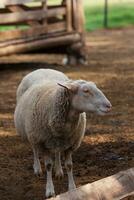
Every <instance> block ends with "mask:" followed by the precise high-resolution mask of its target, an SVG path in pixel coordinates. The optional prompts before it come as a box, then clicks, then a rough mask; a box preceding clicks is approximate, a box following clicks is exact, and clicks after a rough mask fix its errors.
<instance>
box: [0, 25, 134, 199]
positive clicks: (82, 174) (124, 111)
mask: <svg viewBox="0 0 134 200" xmlns="http://www.w3.org/2000/svg"><path fill="white" fill-rule="evenodd" d="M133 36H134V29H132V28H130V29H124V30H112V31H96V32H92V33H89V34H87V45H88V54H89V65H88V66H84V67H83V66H77V67H69V66H68V67H62V66H58V65H51V66H50V65H49V66H48V65H46V64H45V62H48V63H50V62H53V63H59V62H60V60H61V58H62V56H60V55H59V56H55V55H51V56H50V55H49V56H48V55H47V56H44V55H43V54H42V55H39V54H35V55H34V56H33V55H20V56H10V57H8V58H7V57H3V58H1V59H0V62H1V64H0V199H1V200H41V199H44V193H45V182H46V176H45V175H44V176H42V177H40V178H38V177H35V176H34V174H33V169H32V165H33V155H32V151H31V148H30V146H29V144H25V143H23V142H22V141H21V138H20V137H19V136H17V135H16V132H15V128H14V123H13V112H14V108H15V93H16V88H17V86H18V84H19V82H20V80H21V79H22V77H23V76H24V75H25V74H27V73H29V72H30V71H32V70H33V69H35V68H40V67H52V68H54V69H58V70H61V71H63V72H65V73H66V74H67V75H68V76H69V77H70V78H73V79H80V78H81V79H86V80H92V81H95V82H96V84H97V85H98V86H99V87H100V88H101V89H102V91H103V92H104V93H105V94H106V95H107V97H108V98H109V99H110V101H111V103H112V105H113V110H112V112H111V114H110V115H109V116H107V117H99V116H94V115H88V123H87V129H86V135H85V138H84V140H83V142H82V145H81V147H80V148H79V149H78V151H77V152H75V153H74V155H73V160H74V177H75V181H76V184H77V186H80V185H83V184H86V183H89V182H93V181H95V180H98V179H101V178H103V177H106V176H109V175H112V174H115V173H117V172H119V171H120V170H126V169H128V168H131V167H133V166H134V37H133ZM37 62H38V64H37ZM4 63H6V64H4ZM10 63H17V64H10ZM42 164H43V159H42ZM43 170H44V168H43ZM54 183H55V189H56V193H57V194H59V193H61V192H65V191H66V190H67V177H66V173H65V177H64V179H63V180H62V181H57V180H55V179H54ZM126 199H129V200H130V199H131V200H132V199H134V197H130V198H126Z"/></svg>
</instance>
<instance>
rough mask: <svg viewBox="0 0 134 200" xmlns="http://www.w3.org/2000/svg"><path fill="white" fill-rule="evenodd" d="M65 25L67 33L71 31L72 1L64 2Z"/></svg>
mask: <svg viewBox="0 0 134 200" xmlns="http://www.w3.org/2000/svg"><path fill="white" fill-rule="evenodd" d="M64 3H65V5H66V23H67V31H68V32H70V31H72V1H71V0H66V1H65V2H64Z"/></svg>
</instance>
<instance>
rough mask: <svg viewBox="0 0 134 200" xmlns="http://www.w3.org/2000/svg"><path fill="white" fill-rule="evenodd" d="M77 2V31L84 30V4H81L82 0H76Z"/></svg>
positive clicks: (81, 31)
mask: <svg viewBox="0 0 134 200" xmlns="http://www.w3.org/2000/svg"><path fill="white" fill-rule="evenodd" d="M76 2H77V13H78V15H77V18H78V24H77V30H78V32H79V33H83V32H84V26H85V16H84V6H83V0H76Z"/></svg>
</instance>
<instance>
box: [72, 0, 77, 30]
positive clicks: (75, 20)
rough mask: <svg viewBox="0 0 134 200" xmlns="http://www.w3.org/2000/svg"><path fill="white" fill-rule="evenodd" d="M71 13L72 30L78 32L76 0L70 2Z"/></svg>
mask: <svg viewBox="0 0 134 200" xmlns="http://www.w3.org/2000/svg"><path fill="white" fill-rule="evenodd" d="M72 13H73V17H72V18H73V22H72V23H73V28H74V30H78V11H77V4H76V0H72Z"/></svg>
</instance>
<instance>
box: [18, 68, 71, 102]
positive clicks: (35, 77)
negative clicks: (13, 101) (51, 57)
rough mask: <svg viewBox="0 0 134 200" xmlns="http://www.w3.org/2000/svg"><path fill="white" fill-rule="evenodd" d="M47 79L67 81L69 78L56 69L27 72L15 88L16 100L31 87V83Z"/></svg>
mask: <svg viewBox="0 0 134 200" xmlns="http://www.w3.org/2000/svg"><path fill="white" fill-rule="evenodd" d="M49 79H53V80H55V81H56V80H57V81H58V80H59V79H60V81H67V80H69V79H68V77H67V76H66V75H65V74H63V73H62V72H59V71H57V70H53V69H38V70H35V71H33V72H31V73H29V74H27V75H26V76H25V77H24V78H23V79H22V81H21V83H20V84H19V86H18V89H17V95H16V96H17V102H18V101H19V99H20V98H21V96H22V95H23V93H25V91H26V90H27V89H28V88H29V87H31V86H32V85H33V84H38V83H40V82H42V81H43V80H49Z"/></svg>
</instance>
